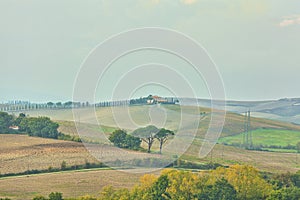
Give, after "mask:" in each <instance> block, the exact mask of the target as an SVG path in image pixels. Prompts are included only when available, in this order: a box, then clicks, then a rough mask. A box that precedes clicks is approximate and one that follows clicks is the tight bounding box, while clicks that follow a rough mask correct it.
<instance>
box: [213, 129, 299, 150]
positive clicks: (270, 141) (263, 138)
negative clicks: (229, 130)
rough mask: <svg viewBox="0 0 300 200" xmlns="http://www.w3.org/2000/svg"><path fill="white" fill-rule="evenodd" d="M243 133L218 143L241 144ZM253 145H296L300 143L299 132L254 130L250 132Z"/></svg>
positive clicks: (225, 138)
mask: <svg viewBox="0 0 300 200" xmlns="http://www.w3.org/2000/svg"><path fill="white" fill-rule="evenodd" d="M243 135H244V133H241V134H237V135H233V136H228V137H223V138H221V139H220V140H219V142H220V143H227V144H233V143H235V144H242V141H243ZM252 138H253V144H254V145H268V146H270V145H276V146H287V145H294V146H295V145H296V144H297V143H298V142H299V141H300V132H299V131H291V130H283V129H256V130H254V131H252Z"/></svg>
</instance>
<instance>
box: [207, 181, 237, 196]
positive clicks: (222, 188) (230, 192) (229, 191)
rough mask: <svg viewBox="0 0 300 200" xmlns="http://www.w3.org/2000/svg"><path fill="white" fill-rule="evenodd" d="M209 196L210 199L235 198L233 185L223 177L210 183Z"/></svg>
mask: <svg viewBox="0 0 300 200" xmlns="http://www.w3.org/2000/svg"><path fill="white" fill-rule="evenodd" d="M209 197H210V199H211V200H227V199H230V200H236V199H237V196H236V191H235V189H234V187H233V186H232V185H231V184H230V183H228V181H227V180H226V179H224V178H222V179H221V180H217V181H216V183H215V184H213V185H212V187H211V191H210V196H209Z"/></svg>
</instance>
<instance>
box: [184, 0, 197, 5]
mask: <svg viewBox="0 0 300 200" xmlns="http://www.w3.org/2000/svg"><path fill="white" fill-rule="evenodd" d="M181 2H182V3H184V4H187V5H191V4H194V3H196V2H197V0H181Z"/></svg>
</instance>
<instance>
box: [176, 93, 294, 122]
mask: <svg viewBox="0 0 300 200" xmlns="http://www.w3.org/2000/svg"><path fill="white" fill-rule="evenodd" d="M180 103H181V104H182V105H193V106H195V105H197V104H198V105H199V106H201V107H210V106H211V100H208V99H197V100H196V101H195V99H191V98H181V99H180ZM222 104H224V101H214V105H215V106H216V108H217V109H220V108H221V106H222ZM225 105H226V110H227V111H231V112H235V113H244V112H245V111H247V110H249V109H250V110H251V112H252V115H253V116H256V117H262V118H268V119H275V120H281V121H287V122H293V123H297V124H300V98H285V99H279V100H267V101H226V102H225Z"/></svg>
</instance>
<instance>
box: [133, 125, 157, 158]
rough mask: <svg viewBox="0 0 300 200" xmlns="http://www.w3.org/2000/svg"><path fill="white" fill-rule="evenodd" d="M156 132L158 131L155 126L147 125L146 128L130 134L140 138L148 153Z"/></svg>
mask: <svg viewBox="0 0 300 200" xmlns="http://www.w3.org/2000/svg"><path fill="white" fill-rule="evenodd" d="M158 132H159V129H158V128H157V127H156V126H153V125H149V126H147V127H143V128H139V129H136V130H135V131H133V132H132V135H133V136H135V137H139V138H141V139H142V140H143V141H144V142H145V143H146V144H147V145H148V153H150V151H151V147H152V144H153V142H154V139H155V135H156V134H157V133H158Z"/></svg>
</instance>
